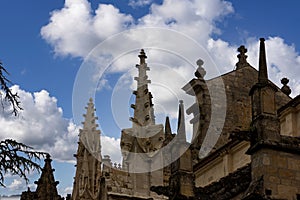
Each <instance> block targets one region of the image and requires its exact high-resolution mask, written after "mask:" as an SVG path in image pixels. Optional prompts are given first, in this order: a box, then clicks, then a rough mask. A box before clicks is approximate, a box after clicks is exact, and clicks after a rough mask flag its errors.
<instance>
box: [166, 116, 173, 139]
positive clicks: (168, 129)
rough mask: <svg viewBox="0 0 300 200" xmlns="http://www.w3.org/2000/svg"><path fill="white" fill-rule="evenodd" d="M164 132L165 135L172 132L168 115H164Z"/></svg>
mask: <svg viewBox="0 0 300 200" xmlns="http://www.w3.org/2000/svg"><path fill="white" fill-rule="evenodd" d="M165 134H166V135H171V134H172V130H171V125H170V119H169V117H168V116H167V117H166V123H165Z"/></svg>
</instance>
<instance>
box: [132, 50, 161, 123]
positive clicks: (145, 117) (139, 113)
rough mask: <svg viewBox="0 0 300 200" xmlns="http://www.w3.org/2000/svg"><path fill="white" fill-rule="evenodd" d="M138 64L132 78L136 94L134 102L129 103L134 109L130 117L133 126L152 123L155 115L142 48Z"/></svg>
mask: <svg viewBox="0 0 300 200" xmlns="http://www.w3.org/2000/svg"><path fill="white" fill-rule="evenodd" d="M139 58H140V64H138V65H136V67H137V68H138V77H135V78H134V79H135V80H136V81H137V90H136V91H134V92H133V94H135V95H136V99H135V104H133V105H131V107H132V108H133V109H134V116H133V117H132V118H131V121H132V122H133V124H134V126H135V125H138V126H146V125H154V124H155V117H154V110H153V104H152V94H151V92H149V90H148V83H151V81H150V80H148V76H147V73H146V72H147V71H149V70H150V69H149V67H147V63H146V58H147V56H146V54H145V51H144V50H143V49H142V50H141V52H140V55H139Z"/></svg>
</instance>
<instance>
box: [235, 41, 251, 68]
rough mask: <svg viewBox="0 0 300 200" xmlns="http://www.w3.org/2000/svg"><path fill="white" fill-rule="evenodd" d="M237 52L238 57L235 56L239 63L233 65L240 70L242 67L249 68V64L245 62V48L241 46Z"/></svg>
mask: <svg viewBox="0 0 300 200" xmlns="http://www.w3.org/2000/svg"><path fill="white" fill-rule="evenodd" d="M237 51H238V52H239V53H240V54H239V55H237V57H238V59H239V61H238V62H237V63H236V64H235V66H236V69H237V70H238V69H241V68H243V67H246V66H249V63H248V62H247V57H248V56H247V55H246V53H247V49H246V48H245V46H244V45H241V46H240V47H239V48H238V49H237Z"/></svg>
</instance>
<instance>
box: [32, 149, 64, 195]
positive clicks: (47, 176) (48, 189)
mask: <svg viewBox="0 0 300 200" xmlns="http://www.w3.org/2000/svg"><path fill="white" fill-rule="evenodd" d="M51 162H52V159H51V158H50V155H49V154H47V156H46V159H45V166H44V168H43V169H42V174H41V177H40V178H39V180H38V181H35V182H34V183H35V184H37V188H36V195H37V197H38V199H43V200H48V199H49V200H50V199H52V198H54V199H62V198H61V197H60V196H59V195H58V192H57V188H56V186H57V185H58V183H59V182H58V181H55V179H54V175H53V172H54V171H55V170H54V169H52V166H51ZM50 197H52V198H50Z"/></svg>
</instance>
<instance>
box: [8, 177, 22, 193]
mask: <svg viewBox="0 0 300 200" xmlns="http://www.w3.org/2000/svg"><path fill="white" fill-rule="evenodd" d="M23 187H24V181H22V180H21V179H14V180H13V182H12V183H11V184H10V185H8V186H7V188H9V189H10V190H12V191H14V190H20V189H22V188H23Z"/></svg>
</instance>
